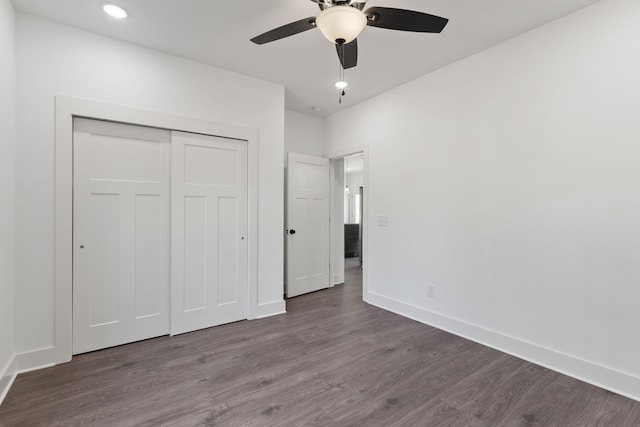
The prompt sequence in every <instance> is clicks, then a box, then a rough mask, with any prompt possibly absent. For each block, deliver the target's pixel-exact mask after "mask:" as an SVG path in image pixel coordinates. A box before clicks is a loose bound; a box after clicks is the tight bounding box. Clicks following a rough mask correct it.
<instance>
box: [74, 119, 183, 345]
mask: <svg viewBox="0 0 640 427" xmlns="http://www.w3.org/2000/svg"><path fill="white" fill-rule="evenodd" d="M170 137H171V135H170V132H169V131H165V130H160V129H152V128H145V127H139V126H130V125H123V124H117V123H110V122H102V121H96V120H87V119H75V120H74V133H73V149H74V152H73V157H74V158H73V161H74V190H73V197H74V200H73V203H74V206H73V215H74V219H73V224H74V225H73V242H74V247H73V353H74V354H78V353H83V352H87V351H92V350H97V349H100V348H105V347H111V346H115V345H120V344H124V343H128V342H133V341H138V340H142V339H146V338H151V337H156V336H160V335H165V334H167V333H169V321H170V319H169V314H170V312H169V286H170V285H169V280H170V272H169V265H170V262H169V261H170V258H169V257H170V246H169V230H170V220H169V213H170V145H169V141H170Z"/></svg>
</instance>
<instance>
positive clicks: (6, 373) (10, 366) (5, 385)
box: [0, 355, 17, 405]
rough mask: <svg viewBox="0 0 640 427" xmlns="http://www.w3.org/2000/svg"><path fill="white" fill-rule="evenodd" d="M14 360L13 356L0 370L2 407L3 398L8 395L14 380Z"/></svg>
mask: <svg viewBox="0 0 640 427" xmlns="http://www.w3.org/2000/svg"><path fill="white" fill-rule="evenodd" d="M15 360H16V357H15V355H14V356H12V357H11V359H9V361H8V362H7V363H6V365H5V366H4V367H2V369H1V370H0V405H2V402H3V401H4V398H5V397H7V393H9V389H10V388H11V385H12V384H13V381H14V380H15V379H16V375H17V373H16V368H15Z"/></svg>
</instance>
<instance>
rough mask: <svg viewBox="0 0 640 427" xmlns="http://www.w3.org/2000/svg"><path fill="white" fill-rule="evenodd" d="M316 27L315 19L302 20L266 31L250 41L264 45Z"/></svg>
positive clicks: (313, 17)
mask: <svg viewBox="0 0 640 427" xmlns="http://www.w3.org/2000/svg"><path fill="white" fill-rule="evenodd" d="M315 27H316V17H315V16H312V17H310V18H304V19H301V20H299V21H296V22H292V23H290V24H287V25H283V26H282V27H278V28H275V29H273V30H271V31H267V32H266V33H264V34H260V35H259V36H256V37H254V38H252V39H251V41H252V42H254V43H255V44H265V43H269V42H273V41H276V40H280V39H283V38H285V37H289V36H293V35H294V34H298V33H302V32H304V31H307V30H310V29H312V28H315Z"/></svg>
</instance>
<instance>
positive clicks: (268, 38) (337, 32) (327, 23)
mask: <svg viewBox="0 0 640 427" xmlns="http://www.w3.org/2000/svg"><path fill="white" fill-rule="evenodd" d="M311 1H312V2H314V3H317V4H318V6H320V10H321V12H320V14H318V16H311V17H309V18H304V19H301V20H299V21H295V22H292V23H290V24H286V25H283V26H282V27H278V28H275V29H273V30H271V31H267V32H266V33H264V34H260V35H259V36H256V37H254V38H252V39H251V41H252V42H254V43H256V44H264V43H269V42H272V41H276V40H280V39H282V38H285V37H289V36H293V35H294V34H298V33H302V32H304V31H307V30H310V29H312V28H316V27H317V28H319V29H320V31H321V32H322V34H323V35H324V36H325V37H326V38H327V39H328V40H329V41H330V42H332V43H335V44H336V50H337V52H338V58H339V59H340V63H341V64H342V68H343V69H348V68H353V67H355V66H356V65H357V63H358V41H357V37H358V35H359V34H360V32H361V31H362V30H363V29H364V27H366V26H367V25H369V26H371V27H378V28H386V29H389V30H401V31H412V32H419V33H440V32H441V31H442V30H443V29H444V27H445V26H446V25H447V22H449V20H448V19H446V18H442V17H440V16H434V15H429V14H427V13H422V12H416V11H413V10H406V9H395V8H390V7H370V8H369V9H367V10H365V11H363V9H364V5H365V3H366V2H367V1H366V0H311Z"/></svg>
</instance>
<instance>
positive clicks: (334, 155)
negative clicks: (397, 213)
mask: <svg viewBox="0 0 640 427" xmlns="http://www.w3.org/2000/svg"><path fill="white" fill-rule="evenodd" d="M360 153H362V158H363V169H362V182H363V186H364V191H365V192H366V197H365V199H364V202H363V207H362V221H363V222H364V227H362V300H363V301H364V302H368V301H369V235H370V233H369V230H370V227H371V221H369V207H370V204H369V203H370V200H371V194H372V192H371V184H370V182H369V144H364V145H354V146H352V147H345V148H343V149H340V150H335V151H331V152H329V153H327V154H325V156H324V157H326V158H328V159H329V160H331V161H333V160H336V159H342V158H345V157H347V156H352V155H354V154H360ZM332 166H333V162H332ZM335 173H336V172H335V170H334V168H333V167H331V183H332V185H331V190H330V192H331V196H330V197H331V207H330V210H331V213H332V214H333V213H334V212H335V203H336V197H344V195H343V194H342V193H341V194H336V190H335V186H334V185H333V182H334V176H335ZM343 173H344V171H343ZM335 227H343V228H344V220H343V219H342V218H340V220H339V221H338V220H337V218H333V216H332V219H331V230H330V234H331V236H330V239H331V240H330V242H329V247H330V252H331V253H330V255H329V256H330V258H331V266H330V269H329V274H330V275H331V283H333V278H334V277H335V273H336V272H335V264H336V263H335V262H334V261H335V259H336V257H337V256H338V254H337V252H336V248H335ZM341 256H344V253H343V254H342V255H341Z"/></svg>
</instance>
